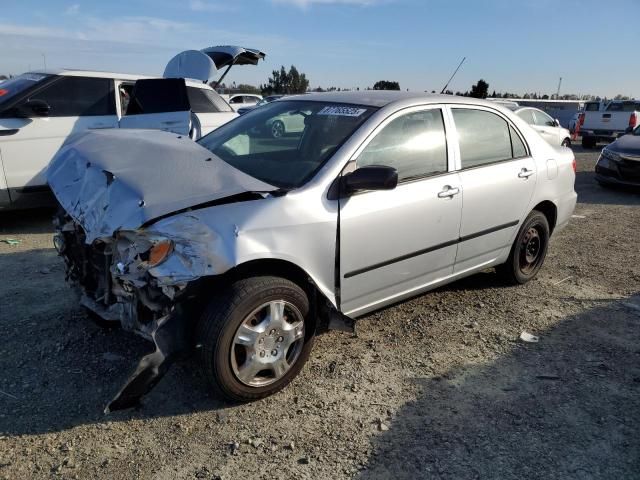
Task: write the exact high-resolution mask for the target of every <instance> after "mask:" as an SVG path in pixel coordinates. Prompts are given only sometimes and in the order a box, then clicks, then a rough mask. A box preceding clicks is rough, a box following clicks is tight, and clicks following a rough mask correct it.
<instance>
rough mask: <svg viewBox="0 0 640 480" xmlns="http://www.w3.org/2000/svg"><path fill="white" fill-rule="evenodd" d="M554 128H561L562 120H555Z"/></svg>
mask: <svg viewBox="0 0 640 480" xmlns="http://www.w3.org/2000/svg"><path fill="white" fill-rule="evenodd" d="M553 126H554V127H559V126H560V120H558V119H557V118H556V119H554V120H553Z"/></svg>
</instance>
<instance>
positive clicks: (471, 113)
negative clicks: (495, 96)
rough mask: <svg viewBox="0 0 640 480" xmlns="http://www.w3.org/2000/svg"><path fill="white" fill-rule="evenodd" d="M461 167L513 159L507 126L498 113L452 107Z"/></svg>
mask: <svg viewBox="0 0 640 480" xmlns="http://www.w3.org/2000/svg"><path fill="white" fill-rule="evenodd" d="M452 111H453V119H454V121H455V124H456V129H457V130H458V139H459V143H460V157H461V161H462V168H470V167H477V166H479V165H485V164H487V163H493V162H499V161H501V160H508V159H511V158H513V152H512V148H511V135H510V133H509V125H508V124H507V122H506V121H505V120H504V119H503V118H502V117H500V116H498V115H496V114H494V113H491V112H487V111H484V110H472V109H463V108H454V109H452Z"/></svg>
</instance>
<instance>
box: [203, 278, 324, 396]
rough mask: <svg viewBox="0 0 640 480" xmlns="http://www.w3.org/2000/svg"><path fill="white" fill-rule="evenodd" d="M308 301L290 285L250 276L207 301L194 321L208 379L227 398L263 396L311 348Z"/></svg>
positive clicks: (285, 379)
mask: <svg viewBox="0 0 640 480" xmlns="http://www.w3.org/2000/svg"><path fill="white" fill-rule="evenodd" d="M308 316H309V300H308V299H307V296H306V294H305V292H304V291H303V290H302V289H301V288H300V287H299V286H298V285H296V284H295V283H293V282H290V281H289V280H286V279H284V278H279V277H253V278H248V279H245V280H240V281H237V282H235V283H233V284H232V285H231V286H230V287H229V288H228V289H227V290H226V291H224V292H222V293H221V294H219V295H217V296H216V297H215V298H214V299H213V300H212V301H211V304H210V305H209V307H208V308H207V310H206V311H205V313H204V314H203V316H202V318H201V319H200V322H199V325H198V333H197V335H198V338H197V339H196V340H197V343H198V346H199V349H198V352H199V357H200V361H201V364H202V367H203V370H204V374H205V376H206V377H207V380H209V382H210V383H211V385H212V386H213V387H214V389H215V390H216V391H217V392H218V393H220V394H221V395H222V396H223V397H225V398H226V399H227V400H231V401H236V402H237V401H241V402H243V401H251V400H256V399H259V398H263V397H267V396H269V395H271V394H273V393H275V392H277V391H279V390H281V389H282V388H284V387H285V386H287V385H288V384H289V383H290V382H291V380H293V378H294V377H295V376H296V375H297V374H298V373H299V372H300V370H301V369H302V367H303V365H304V363H305V362H306V361H307V359H308V358H309V354H310V352H311V348H312V347H313V339H314V333H315V332H314V330H313V328H312V327H311V326H310V324H309V321H308Z"/></svg>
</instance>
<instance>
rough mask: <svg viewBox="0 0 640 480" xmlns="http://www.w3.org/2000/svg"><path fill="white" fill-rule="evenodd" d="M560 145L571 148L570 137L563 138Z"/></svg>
mask: <svg viewBox="0 0 640 480" xmlns="http://www.w3.org/2000/svg"><path fill="white" fill-rule="evenodd" d="M562 146H563V147H567V148H571V139H570V138H565V139H564V140H563V141H562Z"/></svg>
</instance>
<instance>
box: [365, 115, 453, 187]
mask: <svg viewBox="0 0 640 480" xmlns="http://www.w3.org/2000/svg"><path fill="white" fill-rule="evenodd" d="M356 164H357V166H358V167H363V166H366V165H385V166H389V167H393V168H395V169H396V170H397V171H398V180H399V181H402V180H409V179H412V178H419V177H425V176H428V175H434V174H438V173H445V172H446V171H447V144H446V137H445V130H444V121H443V118H442V111H441V110H440V109H432V110H424V111H421V112H413V113H409V114H406V115H403V116H401V117H398V118H396V119H394V120H393V121H391V122H390V123H389V124H388V125H387V126H386V127H384V128H383V129H382V131H380V132H379V133H378V134H377V135H376V136H375V138H374V139H373V140H371V142H369V144H368V145H367V146H366V147H365V149H364V150H363V151H362V153H361V154H360V155H359V156H358V158H357V160H356Z"/></svg>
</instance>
